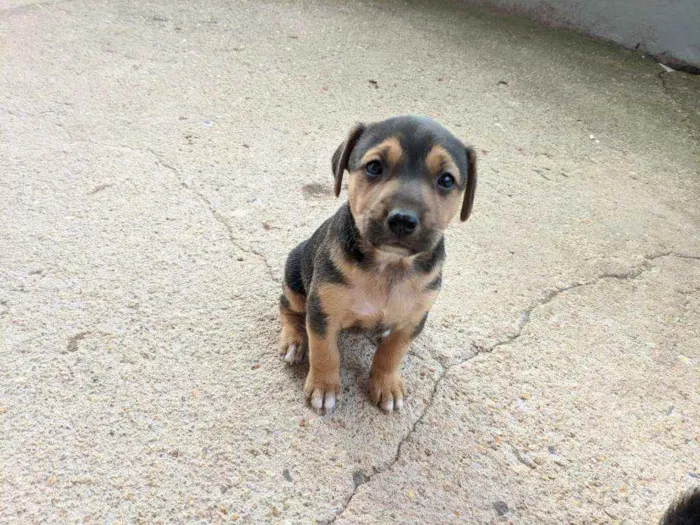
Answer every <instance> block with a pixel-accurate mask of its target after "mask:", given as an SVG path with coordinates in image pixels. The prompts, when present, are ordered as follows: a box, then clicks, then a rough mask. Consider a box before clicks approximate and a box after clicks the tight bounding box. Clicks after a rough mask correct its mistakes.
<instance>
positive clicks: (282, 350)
mask: <svg viewBox="0 0 700 525" xmlns="http://www.w3.org/2000/svg"><path fill="white" fill-rule="evenodd" d="M307 349H308V345H307V343H306V333H303V334H301V333H299V332H297V331H295V330H291V329H288V328H287V327H285V328H283V329H282V333H281V334H280V346H279V355H280V357H281V358H282V359H284V360H285V361H286V362H287V363H288V364H290V365H294V364H298V363H301V362H303V361H304V359H305V358H306V354H307Z"/></svg>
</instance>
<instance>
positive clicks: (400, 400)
mask: <svg viewBox="0 0 700 525" xmlns="http://www.w3.org/2000/svg"><path fill="white" fill-rule="evenodd" d="M394 408H395V409H396V410H401V409H402V408H403V398H402V397H399V398H397V399H395V400H394Z"/></svg>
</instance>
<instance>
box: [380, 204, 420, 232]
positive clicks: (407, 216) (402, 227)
mask: <svg viewBox="0 0 700 525" xmlns="http://www.w3.org/2000/svg"><path fill="white" fill-rule="evenodd" d="M387 222H388V223H389V229H390V230H391V232H392V233H393V234H394V235H396V236H398V237H401V236H403V235H410V234H412V233H413V232H414V231H416V228H417V227H418V216H417V215H416V214H415V213H414V212H412V211H409V210H392V211H390V212H389V216H388V217H387Z"/></svg>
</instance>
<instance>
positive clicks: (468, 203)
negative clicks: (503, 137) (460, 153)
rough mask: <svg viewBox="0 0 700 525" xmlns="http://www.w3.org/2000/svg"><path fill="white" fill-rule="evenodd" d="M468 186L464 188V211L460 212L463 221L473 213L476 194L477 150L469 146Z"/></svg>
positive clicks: (467, 150) (467, 148)
mask: <svg viewBox="0 0 700 525" xmlns="http://www.w3.org/2000/svg"><path fill="white" fill-rule="evenodd" d="M464 149H465V150H466V152H467V188H466V189H465V190H464V201H463V202H462V211H461V212H460V214H459V219H460V220H461V221H466V220H467V219H468V218H469V215H471V213H472V207H473V206H474V195H475V194H476V151H475V150H474V148H470V147H469V146H467V147H466V148H464Z"/></svg>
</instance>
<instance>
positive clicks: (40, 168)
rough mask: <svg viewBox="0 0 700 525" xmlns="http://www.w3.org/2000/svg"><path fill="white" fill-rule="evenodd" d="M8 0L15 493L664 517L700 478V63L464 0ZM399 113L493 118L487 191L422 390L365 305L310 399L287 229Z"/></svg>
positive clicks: (294, 227)
mask: <svg viewBox="0 0 700 525" xmlns="http://www.w3.org/2000/svg"><path fill="white" fill-rule="evenodd" d="M1 7H2V10H0V38H1V39H2V41H1V46H0V62H1V64H2V69H1V70H0V115H1V116H2V118H1V119H0V158H2V159H3V173H2V175H0V225H1V226H0V361H1V362H2V363H5V364H6V365H5V366H3V367H2V369H0V421H1V422H2V423H1V424H2V439H0V462H1V463H0V477H1V479H0V481H1V483H2V491H1V492H0V497H1V498H2V499H1V502H2V503H1V504H0V521H2V522H3V523H38V522H77V521H82V522H85V523H93V522H107V523H116V522H121V523H140V522H143V523H172V522H178V523H180V522H207V523H210V522H224V521H232V520H235V521H242V522H250V523H262V522H273V523H314V522H315V523H331V522H335V523H338V524H340V523H508V522H510V523H581V524H583V523H586V524H588V523H649V522H653V521H654V519H656V517H657V516H658V515H659V514H660V512H661V510H662V509H663V507H664V506H665V505H666V504H667V503H668V501H670V499H671V498H672V497H673V496H674V495H675V494H676V492H678V491H680V490H682V489H683V488H687V487H690V486H693V485H697V484H698V479H700V472H698V471H697V465H698V463H699V462H700V455H699V453H698V443H697V436H698V435H700V429H699V428H698V423H697V422H698V421H700V413H699V412H698V408H697V407H698V406H700V402H699V401H700V400H699V399H698V392H700V385H698V377H699V374H698V371H699V368H700V354H699V352H700V349H699V348H698V341H700V333H698V326H700V303H699V302H698V301H699V300H700V298H699V296H698V290H700V235H698V234H699V233H700V232H699V225H700V210H699V209H698V205H697V203H698V197H699V196H700V177H699V175H700V174H699V173H698V166H699V165H700V162H699V160H700V148H699V147H698V138H699V137H700V134H699V133H698V131H699V130H700V118H699V117H700V113H698V106H697V99H698V94H699V93H700V85H699V84H698V78H697V77H690V76H688V75H685V74H682V73H663V72H661V73H660V72H659V66H658V65H656V64H654V63H653V62H652V61H649V60H645V59H643V58H641V57H640V56H639V55H637V54H635V53H633V52H629V51H625V50H621V49H619V48H617V47H615V46H611V45H608V44H602V43H599V42H591V41H588V40H586V39H584V38H582V37H580V36H577V35H574V34H571V33H568V32H563V31H552V30H543V29H540V28H538V27H537V26H535V25H533V24H531V23H530V22H527V21H522V20H518V19H512V18H500V17H497V16H494V15H492V14H489V13H488V12H485V11H482V10H478V9H470V8H466V7H464V6H461V5H459V4H458V3H451V2H441V3H437V4H436V3H429V2H414V3H411V4H410V5H406V4H403V3H398V2H381V3H360V2H339V1H338V2H333V1H331V2H326V3H323V4H304V3H296V2H283V1H273V2H267V3H264V4H261V3H259V2H253V1H249V2H245V1H241V2H236V3H235V5H231V4H229V3H225V2H218V1H215V2H210V3H208V4H207V5H206V6H201V5H193V4H191V3H185V2H158V1H157V2H155V3H153V2H152V3H148V4H141V3H136V2H126V1H120V2H97V3H94V2H92V3H88V2H84V1H82V0H72V1H70V2H61V3H60V5H57V4H56V3H50V2H39V3H36V2H23V1H16V0H11V1H8V2H5V3H4V4H2V6H1ZM387 27H392V28H395V29H393V30H392V31H387V30H386V29H387ZM660 79H661V81H660ZM662 82H663V85H662ZM405 112H414V113H423V114H428V115H432V116H434V117H436V118H438V119H439V120H440V121H442V122H443V123H444V124H445V125H447V126H448V127H450V128H451V129H452V130H453V131H455V133H457V134H458V135H460V136H462V137H464V139H465V140H466V141H468V142H470V143H473V144H474V145H475V146H476V147H477V149H478V151H479V152H480V162H481V170H480V171H481V179H480V187H479V192H478V196H477V201H476V207H475V215H474V217H473V219H470V221H469V222H468V223H466V224H464V225H460V224H455V225H454V226H453V227H452V228H451V229H450V231H449V232H448V235H447V249H448V262H447V266H446V269H445V275H444V287H443V292H442V294H441V296H440V299H439V301H438V303H437V304H436V306H435V308H434V310H433V312H432V313H431V316H430V319H429V321H428V323H427V325H426V329H425V331H424V333H423V335H422V336H421V337H420V338H419V339H418V340H417V341H416V342H415V343H414V345H413V346H412V348H411V351H410V353H409V355H408V356H407V358H406V361H405V363H404V366H403V373H404V376H405V379H406V383H407V386H408V388H409V399H408V402H407V406H406V409H405V410H404V411H403V412H402V413H400V414H395V415H392V416H386V415H384V414H382V413H380V412H379V411H378V410H377V409H376V408H375V407H373V406H371V405H370V404H369V403H368V401H367V399H366V397H365V389H366V387H367V371H368V369H369V363H370V359H371V352H372V346H371V344H370V342H369V341H368V340H366V339H365V338H363V337H357V336H351V335H348V336H344V337H343V340H342V348H343V388H344V391H343V399H342V401H341V403H340V405H339V406H338V408H337V410H336V412H335V413H334V414H333V415H331V416H327V417H317V416H316V415H314V414H313V413H312V412H311V411H310V410H309V409H308V408H306V407H305V406H304V403H303V396H302V393H301V385H302V381H303V377H304V369H303V367H302V368H301V369H288V368H286V367H284V366H283V365H282V364H281V363H280V362H279V360H278V359H277V356H276V352H275V347H276V337H277V329H278V321H277V312H276V301H277V297H278V295H279V279H280V276H281V274H282V268H283V262H284V258H285V256H286V254H287V252H288V251H289V249H290V248H291V247H292V246H294V245H295V243H296V242H298V241H299V240H301V239H303V238H305V237H307V236H308V235H309V234H310V233H311V232H312V231H313V230H314V229H315V228H316V227H317V226H318V225H319V224H320V223H321V222H322V221H323V220H324V219H325V218H326V217H327V216H328V215H330V214H331V213H332V212H333V211H334V210H335V209H336V207H337V206H338V205H339V203H338V201H336V200H335V199H334V198H333V197H332V196H331V195H332V193H331V192H330V191H329V189H330V169H329V164H330V162H329V159H330V155H331V153H332V151H333V150H334V149H335V147H336V146H337V144H338V142H339V141H340V140H341V139H342V137H343V136H344V134H345V132H346V131H347V129H348V128H349V127H350V126H351V125H352V124H353V123H354V122H355V121H357V120H371V119H378V118H383V117H385V116H387V115H391V114H397V113H405Z"/></svg>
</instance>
